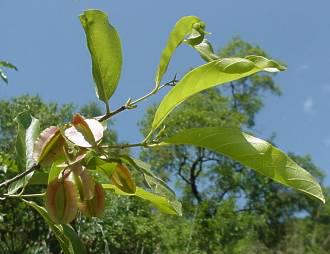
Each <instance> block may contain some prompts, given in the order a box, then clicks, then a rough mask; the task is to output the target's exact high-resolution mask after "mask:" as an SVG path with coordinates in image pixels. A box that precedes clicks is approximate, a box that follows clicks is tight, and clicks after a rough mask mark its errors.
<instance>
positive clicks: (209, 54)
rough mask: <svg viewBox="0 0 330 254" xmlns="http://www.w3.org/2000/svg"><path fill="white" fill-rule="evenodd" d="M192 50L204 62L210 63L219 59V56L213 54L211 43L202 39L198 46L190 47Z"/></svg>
mask: <svg viewBox="0 0 330 254" xmlns="http://www.w3.org/2000/svg"><path fill="white" fill-rule="evenodd" d="M192 47H193V48H194V49H196V51H197V52H198V53H199V55H200V56H201V57H202V58H203V59H204V60H205V61H206V62H210V61H213V60H217V59H219V56H217V55H216V54H215V53H214V50H213V47H212V45H211V43H210V42H209V41H208V40H206V39H204V40H203V41H202V42H201V43H200V44H197V45H192Z"/></svg>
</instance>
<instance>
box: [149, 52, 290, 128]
mask: <svg viewBox="0 0 330 254" xmlns="http://www.w3.org/2000/svg"><path fill="white" fill-rule="evenodd" d="M283 70H285V67H284V66H282V65H280V64H279V63H277V62H275V61H273V60H268V59H266V58H264V57H261V56H247V57H245V58H238V57H234V58H222V59H219V60H214V61H211V62H209V63H206V64H204V65H202V66H200V67H197V68H195V69H193V70H192V71H190V72H188V73H187V74H186V75H185V76H184V77H183V78H182V79H181V80H180V81H179V82H178V83H177V84H176V86H175V87H173V88H172V89H171V90H170V92H169V93H168V94H167V95H166V96H165V98H164V99H163V100H162V102H161V103H160V105H159V107H158V109H157V111H156V113H155V117H154V120H153V123H152V131H153V130H155V129H156V128H157V127H159V125H160V124H161V123H162V122H163V121H164V119H165V118H166V116H167V115H168V114H169V113H170V112H171V111H172V110H173V109H174V108H175V107H176V106H178V105H179V104H180V103H182V102H183V101H184V100H186V99H188V98H189V97H190V96H192V95H194V94H197V93H199V92H201V91H203V90H205V89H208V88H211V87H214V86H217V85H221V84H224V83H228V82H231V81H234V80H237V79H241V78H244V77H247V76H250V75H252V74H254V73H257V72H259V71H268V72H276V71H283Z"/></svg>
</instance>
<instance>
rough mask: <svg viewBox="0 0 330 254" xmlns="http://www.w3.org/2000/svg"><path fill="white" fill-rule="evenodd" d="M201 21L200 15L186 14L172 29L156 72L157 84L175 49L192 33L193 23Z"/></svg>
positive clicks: (157, 84)
mask: <svg viewBox="0 0 330 254" xmlns="http://www.w3.org/2000/svg"><path fill="white" fill-rule="evenodd" d="M199 22H201V21H200V19H199V18H198V17H195V16H186V17H182V18H181V19H180V20H179V21H178V22H177V23H176V24H175V26H174V28H173V29H172V31H171V33H170V36H169V38H168V40H167V43H166V46H165V48H164V50H163V52H162V55H161V57H160V62H159V66H158V69H157V73H156V79H155V82H156V86H157V87H158V86H159V85H160V82H161V80H162V78H163V76H164V74H165V72H166V70H167V66H168V64H169V62H170V60H171V57H172V55H173V53H174V51H175V49H176V48H177V47H178V46H179V45H180V44H181V43H182V42H183V41H184V39H185V37H186V36H187V35H189V34H190V33H192V31H193V25H194V24H196V23H199Z"/></svg>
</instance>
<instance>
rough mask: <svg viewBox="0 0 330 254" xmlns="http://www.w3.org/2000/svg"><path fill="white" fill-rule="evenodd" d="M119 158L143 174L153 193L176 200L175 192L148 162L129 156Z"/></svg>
mask: <svg viewBox="0 0 330 254" xmlns="http://www.w3.org/2000/svg"><path fill="white" fill-rule="evenodd" d="M121 158H122V159H124V160H125V161H126V162H127V163H129V164H130V165H131V166H133V167H134V168H135V169H136V170H138V171H140V172H141V173H142V174H143V176H144V179H145V181H146V183H147V184H148V187H149V188H150V189H151V190H152V192H153V193H156V194H159V195H161V196H164V197H166V198H167V199H169V200H171V201H175V200H176V195H175V192H174V191H173V190H172V189H171V188H170V187H169V186H168V185H167V184H166V183H165V182H164V181H163V180H162V179H160V178H159V177H157V176H156V175H155V174H154V173H153V172H152V171H151V166H150V165H149V164H147V163H145V162H143V161H140V160H138V159H135V158H132V157H129V156H121Z"/></svg>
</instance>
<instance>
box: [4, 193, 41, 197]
mask: <svg viewBox="0 0 330 254" xmlns="http://www.w3.org/2000/svg"><path fill="white" fill-rule="evenodd" d="M3 195H4V196H5V197H10V198H35V197H43V196H45V195H46V193H32V194H13V195H11V194H7V193H6V194H3Z"/></svg>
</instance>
